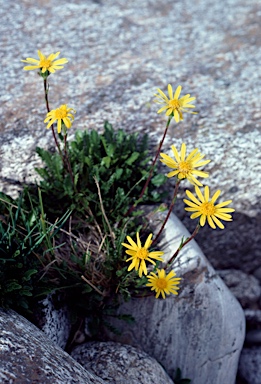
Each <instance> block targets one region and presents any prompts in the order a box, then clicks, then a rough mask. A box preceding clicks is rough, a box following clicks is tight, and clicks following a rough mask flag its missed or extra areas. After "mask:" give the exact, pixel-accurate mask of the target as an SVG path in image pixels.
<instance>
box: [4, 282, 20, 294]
mask: <svg viewBox="0 0 261 384" xmlns="http://www.w3.org/2000/svg"><path fill="white" fill-rule="evenodd" d="M21 288H22V286H21V285H20V284H18V283H17V282H16V281H12V282H10V283H7V284H6V287H5V291H6V292H12V291H15V290H17V289H21Z"/></svg>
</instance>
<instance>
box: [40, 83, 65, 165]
mask: <svg viewBox="0 0 261 384" xmlns="http://www.w3.org/2000/svg"><path fill="white" fill-rule="evenodd" d="M44 98H45V104H46V109H47V112H48V113H49V112H50V107H49V101H48V86H47V79H44ZM52 133H53V138H54V141H55V144H56V147H57V148H58V151H59V154H60V156H61V158H62V159H63V154H62V151H61V148H60V145H59V143H58V140H57V137H56V134H55V131H54V126H53V124H52ZM63 162H64V161H63Z"/></svg>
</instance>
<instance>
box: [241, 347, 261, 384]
mask: <svg viewBox="0 0 261 384" xmlns="http://www.w3.org/2000/svg"><path fill="white" fill-rule="evenodd" d="M239 376H240V379H243V380H244V384H260V383H261V348H260V347H254V348H244V349H243V351H242V354H241V357H240V362H239Z"/></svg>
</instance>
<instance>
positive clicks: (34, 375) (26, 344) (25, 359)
mask: <svg viewBox="0 0 261 384" xmlns="http://www.w3.org/2000/svg"><path fill="white" fill-rule="evenodd" d="M0 361H1V364H0V382H1V383H9V384H12V383H19V384H20V383H23V384H32V383H34V384H37V383H39V384H40V383H41V384H43V383H44V384H65V383H68V384H69V383H70V384H73V383H75V384H79V383H85V384H103V383H104V381H103V380H102V379H100V378H99V377H97V376H96V375H94V374H93V373H91V372H88V371H87V370H85V369H84V368H83V367H82V366H81V365H80V364H78V363H77V362H76V361H75V360H73V359H72V358H71V356H69V355H68V354H67V353H66V352H64V351H63V350H62V349H61V348H59V347H58V346H57V345H55V344H53V343H52V342H51V341H50V340H49V339H48V338H47V337H46V335H45V334H44V333H43V332H42V331H40V330H39V329H38V328H36V327H35V326H34V325H33V324H31V323H30V322H29V321H28V320H26V319H24V318H23V317H22V316H20V315H18V314H17V313H16V312H14V311H11V310H9V311H4V310H2V309H0Z"/></svg>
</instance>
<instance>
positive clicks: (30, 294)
mask: <svg viewBox="0 0 261 384" xmlns="http://www.w3.org/2000/svg"><path fill="white" fill-rule="evenodd" d="M25 193H26V192H25ZM23 198H24V195H22V196H21V197H20V198H19V199H18V201H14V200H12V199H11V198H10V197H9V196H6V195H5V194H4V193H0V255H1V256H0V305H1V306H2V307H5V308H10V307H11V308H13V309H16V310H18V311H19V312H22V313H26V312H27V311H30V309H31V308H32V306H33V302H34V300H35V297H36V296H37V297H40V296H43V295H45V294H47V293H48V292H49V291H50V290H51V289H52V287H51V285H50V284H49V282H48V281H46V279H43V280H41V274H42V273H41V272H40V271H43V268H44V264H43V263H44V261H45V262H46V263H47V261H46V260H44V257H43V256H42V255H44V254H45V252H46V249H47V248H48V243H50V240H51V239H52V238H53V237H54V236H55V235H56V233H57V231H58V230H59V225H60V224H61V222H60V223H57V226H56V227H55V226H53V225H47V226H46V227H45V231H43V229H42V222H43V220H42V218H40V216H39V215H38V213H37V211H35V210H32V211H31V212H27V211H24V210H23V209H22V203H23ZM65 219H66V217H65Z"/></svg>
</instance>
